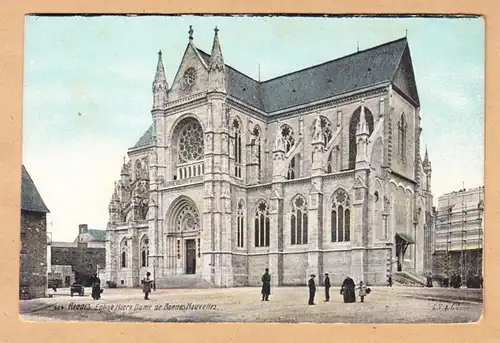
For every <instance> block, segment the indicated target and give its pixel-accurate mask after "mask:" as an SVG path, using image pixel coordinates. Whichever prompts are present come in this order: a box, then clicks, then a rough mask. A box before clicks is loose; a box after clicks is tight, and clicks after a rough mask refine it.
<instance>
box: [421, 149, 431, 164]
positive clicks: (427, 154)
mask: <svg viewBox="0 0 500 343" xmlns="http://www.w3.org/2000/svg"><path fill="white" fill-rule="evenodd" d="M422 166H423V167H424V168H430V166H431V161H430V160H429V153H428V152H427V146H426V147H425V157H424V160H423V161H422Z"/></svg>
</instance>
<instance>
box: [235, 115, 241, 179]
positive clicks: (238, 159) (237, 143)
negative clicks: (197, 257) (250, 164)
mask: <svg viewBox="0 0 500 343" xmlns="http://www.w3.org/2000/svg"><path fill="white" fill-rule="evenodd" d="M233 134H234V138H233V139H234V144H233V146H234V175H235V176H236V177H241V124H240V122H239V121H238V120H236V119H235V120H234V121H233Z"/></svg>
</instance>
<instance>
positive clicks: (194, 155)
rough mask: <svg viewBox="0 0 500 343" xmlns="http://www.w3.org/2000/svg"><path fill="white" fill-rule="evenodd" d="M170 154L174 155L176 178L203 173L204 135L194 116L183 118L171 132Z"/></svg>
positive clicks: (185, 177)
mask: <svg viewBox="0 0 500 343" xmlns="http://www.w3.org/2000/svg"><path fill="white" fill-rule="evenodd" d="M172 139H173V141H174V142H176V144H173V147H172V156H174V157H176V160H175V163H176V167H177V168H176V173H175V175H174V176H175V178H176V179H187V178H191V177H196V176H199V175H203V159H204V137H203V128H202V127H201V124H200V123H199V122H198V121H197V120H196V119H194V118H191V117H189V118H185V119H183V120H182V121H181V122H180V123H179V124H178V125H177V126H176V128H175V130H174V134H173V138H172Z"/></svg>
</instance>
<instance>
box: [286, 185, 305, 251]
mask: <svg viewBox="0 0 500 343" xmlns="http://www.w3.org/2000/svg"><path fill="white" fill-rule="evenodd" d="M307 242H308V211H307V200H306V198H305V197H304V196H303V195H302V194H296V195H295V196H294V197H293V198H292V200H291V201H290V244H291V245H299V244H307Z"/></svg>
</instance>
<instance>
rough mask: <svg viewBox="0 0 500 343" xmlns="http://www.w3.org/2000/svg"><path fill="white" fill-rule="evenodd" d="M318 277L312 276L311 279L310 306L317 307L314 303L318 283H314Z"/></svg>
mask: <svg viewBox="0 0 500 343" xmlns="http://www.w3.org/2000/svg"><path fill="white" fill-rule="evenodd" d="M315 277H316V275H314V274H311V278H310V279H309V283H308V285H309V305H316V304H315V303H314V295H315V294H316V283H315V282H314V278H315Z"/></svg>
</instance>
